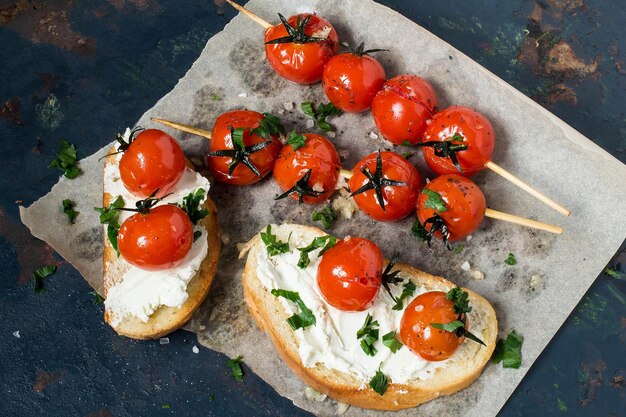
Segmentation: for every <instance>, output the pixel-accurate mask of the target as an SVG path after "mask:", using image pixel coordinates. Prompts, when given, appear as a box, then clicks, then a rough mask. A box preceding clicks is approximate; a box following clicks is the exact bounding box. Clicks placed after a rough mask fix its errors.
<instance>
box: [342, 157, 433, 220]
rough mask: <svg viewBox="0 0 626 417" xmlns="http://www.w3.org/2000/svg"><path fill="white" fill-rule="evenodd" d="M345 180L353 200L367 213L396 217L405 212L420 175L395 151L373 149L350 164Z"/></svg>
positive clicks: (411, 204) (414, 195)
mask: <svg viewBox="0 0 626 417" xmlns="http://www.w3.org/2000/svg"><path fill="white" fill-rule="evenodd" d="M352 173H353V175H352V177H351V178H350V181H349V183H348V185H349V187H350V190H351V191H352V196H353V198H354V202H355V203H356V204H357V206H359V208H360V209H361V210H363V211H364V212H365V214H367V215H368V216H370V217H371V218H373V219H375V220H380V221H396V220H400V219H403V218H405V217H406V216H408V215H409V214H410V213H411V212H412V211H413V209H414V208H415V200H416V199H417V195H418V193H419V190H420V185H421V182H422V179H421V177H420V174H419V172H418V171H417V169H416V168H415V167H414V166H413V164H411V163H410V162H409V161H407V160H406V159H405V158H403V157H402V156H400V155H399V154H397V153H395V152H380V151H379V152H378V153H373V154H370V155H368V156H366V157H365V158H363V159H361V161H359V163H357V164H356V166H355V167H354V168H352Z"/></svg>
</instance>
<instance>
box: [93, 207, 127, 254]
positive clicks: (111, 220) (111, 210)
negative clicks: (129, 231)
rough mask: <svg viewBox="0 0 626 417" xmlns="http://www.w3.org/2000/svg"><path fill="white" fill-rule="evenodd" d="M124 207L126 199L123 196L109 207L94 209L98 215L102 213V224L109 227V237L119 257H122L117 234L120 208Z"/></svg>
mask: <svg viewBox="0 0 626 417" xmlns="http://www.w3.org/2000/svg"><path fill="white" fill-rule="evenodd" d="M122 207H124V199H123V198H122V196H118V197H117V198H116V199H115V201H113V202H112V203H111V204H110V205H109V207H94V210H96V211H97V212H98V213H100V223H101V224H106V225H107V237H108V238H109V242H111V246H112V247H113V249H115V252H117V256H120V251H119V249H118V248H117V233H118V232H119V231H120V227H121V226H120V223H119V219H120V213H119V210H118V209H120V208H122Z"/></svg>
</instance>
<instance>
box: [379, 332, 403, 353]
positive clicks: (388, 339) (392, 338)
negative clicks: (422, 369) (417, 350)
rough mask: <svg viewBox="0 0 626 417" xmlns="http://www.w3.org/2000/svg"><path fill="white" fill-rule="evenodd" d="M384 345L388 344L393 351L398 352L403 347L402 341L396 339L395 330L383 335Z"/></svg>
mask: <svg viewBox="0 0 626 417" xmlns="http://www.w3.org/2000/svg"><path fill="white" fill-rule="evenodd" d="M383 345H385V346H387V347H388V348H389V350H390V351H391V353H396V352H397V351H398V349H400V348H401V347H402V343H400V341H399V340H398V339H396V332H395V331H390V332H389V333H387V334H385V335H383Z"/></svg>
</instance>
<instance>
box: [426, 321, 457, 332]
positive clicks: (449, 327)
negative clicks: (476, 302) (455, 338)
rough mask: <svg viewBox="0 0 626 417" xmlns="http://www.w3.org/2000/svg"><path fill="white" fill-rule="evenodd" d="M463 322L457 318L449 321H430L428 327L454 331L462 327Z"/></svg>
mask: <svg viewBox="0 0 626 417" xmlns="http://www.w3.org/2000/svg"><path fill="white" fill-rule="evenodd" d="M464 326H465V325H464V324H463V322H461V321H459V320H454V321H451V322H450V323H430V327H434V328H435V329H439V330H445V331H446V332H456V331H457V329H459V328H461V327H464Z"/></svg>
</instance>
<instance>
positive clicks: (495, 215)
mask: <svg viewBox="0 0 626 417" xmlns="http://www.w3.org/2000/svg"><path fill="white" fill-rule="evenodd" d="M150 120H152V121H155V122H158V123H161V124H163V125H165V126H169V127H171V128H174V129H178V130H182V131H183V132H187V133H192V134H194V135H198V136H202V137H205V138H207V139H211V132H209V131H208V130H204V129H200V128H197V127H193V126H189V125H185V124H182V123H178V122H172V121H169V120H165V119H160V118H158V117H152V118H151V119H150ZM494 165H495V164H494ZM505 172H506V171H505ZM339 175H341V176H342V177H344V178H346V179H350V178H351V177H352V175H353V174H352V171H349V170H347V169H344V168H341V170H340V171H339ZM485 216H487V217H490V218H492V219H497V220H502V221H505V222H509V223H515V224H519V225H521V226H526V227H532V228H534V229H539V230H545V231H546V232H550V233H556V234H561V233H563V228H562V227H559V226H554V225H551V224H548V223H542V222H538V221H536V220H530V219H526V218H524V217H519V216H514V215H512V214H508V213H503V212H501V211H496V210H492V209H489V208H488V209H486V210H485Z"/></svg>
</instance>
